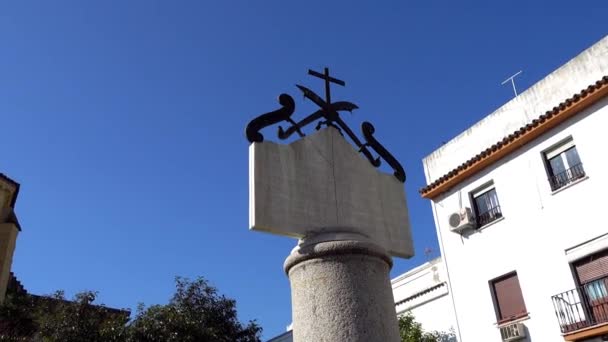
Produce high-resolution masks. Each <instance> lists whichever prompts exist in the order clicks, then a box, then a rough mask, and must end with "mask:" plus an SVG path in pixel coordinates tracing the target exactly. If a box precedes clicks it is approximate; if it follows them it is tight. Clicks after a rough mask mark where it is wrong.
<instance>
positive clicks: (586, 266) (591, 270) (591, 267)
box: [574, 250, 608, 285]
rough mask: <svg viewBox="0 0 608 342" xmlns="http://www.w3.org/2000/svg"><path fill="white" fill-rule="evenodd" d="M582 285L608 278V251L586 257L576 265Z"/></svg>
mask: <svg viewBox="0 0 608 342" xmlns="http://www.w3.org/2000/svg"><path fill="white" fill-rule="evenodd" d="M574 268H575V269H576V274H577V275H578V279H579V281H580V285H584V284H586V283H588V282H591V281H593V280H596V279H599V278H603V277H605V276H608V250H605V251H602V252H599V253H596V254H593V255H591V256H588V257H585V258H583V259H582V260H580V261H577V262H576V263H575V264H574Z"/></svg>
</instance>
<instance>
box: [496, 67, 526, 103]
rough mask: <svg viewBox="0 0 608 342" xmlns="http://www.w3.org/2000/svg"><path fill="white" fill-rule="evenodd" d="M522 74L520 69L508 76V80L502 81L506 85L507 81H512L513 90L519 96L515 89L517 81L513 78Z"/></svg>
mask: <svg viewBox="0 0 608 342" xmlns="http://www.w3.org/2000/svg"><path fill="white" fill-rule="evenodd" d="M519 74H521V70H520V71H518V72H517V73H516V74H515V75H513V76H511V77H509V78H507V79H506V80H504V81H502V83H501V85H504V84H505V83H507V82H509V81H511V85H512V86H513V92H514V93H515V97H517V89H515V81H514V80H513V79H514V78H515V77H516V76H517V75H519Z"/></svg>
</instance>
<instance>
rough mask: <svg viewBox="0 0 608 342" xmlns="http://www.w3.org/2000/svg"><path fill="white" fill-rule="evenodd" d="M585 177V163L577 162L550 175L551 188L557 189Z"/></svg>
mask: <svg viewBox="0 0 608 342" xmlns="http://www.w3.org/2000/svg"><path fill="white" fill-rule="evenodd" d="M583 177H585V169H583V164H582V163H580V164H576V165H574V166H573V167H571V168H569V169H567V170H566V171H562V172H560V173H558V174H555V175H553V176H551V177H549V183H550V184H551V190H553V191H555V190H557V189H559V188H562V187H564V186H566V185H568V184H570V183H572V182H574V181H575V180H577V179H580V178H583Z"/></svg>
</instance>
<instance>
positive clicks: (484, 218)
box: [477, 205, 502, 227]
mask: <svg viewBox="0 0 608 342" xmlns="http://www.w3.org/2000/svg"><path fill="white" fill-rule="evenodd" d="M501 217H502V212H501V211H500V205H497V206H495V207H494V208H490V209H488V211H485V212H483V213H479V215H477V226H478V227H482V226H485V225H486V224H488V223H490V222H492V221H494V220H497V219H499V218H501Z"/></svg>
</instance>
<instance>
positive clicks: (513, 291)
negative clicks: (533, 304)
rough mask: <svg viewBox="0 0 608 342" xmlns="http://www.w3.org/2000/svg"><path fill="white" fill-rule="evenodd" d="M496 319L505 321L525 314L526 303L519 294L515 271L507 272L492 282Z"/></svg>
mask: <svg viewBox="0 0 608 342" xmlns="http://www.w3.org/2000/svg"><path fill="white" fill-rule="evenodd" d="M492 285H493V287H494V296H495V301H496V306H497V308H496V311H497V313H498V321H499V322H502V321H507V320H509V319H513V318H516V317H521V316H522V315H524V314H526V312H527V311H526V304H525V303H524V297H523V295H522V294H521V288H520V286H519V279H518V278H517V273H512V274H509V275H507V276H505V277H503V278H500V279H497V280H495V281H494V282H493V283H492Z"/></svg>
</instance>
